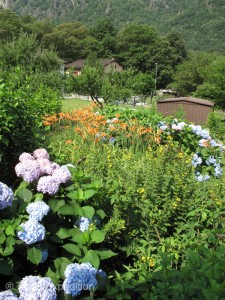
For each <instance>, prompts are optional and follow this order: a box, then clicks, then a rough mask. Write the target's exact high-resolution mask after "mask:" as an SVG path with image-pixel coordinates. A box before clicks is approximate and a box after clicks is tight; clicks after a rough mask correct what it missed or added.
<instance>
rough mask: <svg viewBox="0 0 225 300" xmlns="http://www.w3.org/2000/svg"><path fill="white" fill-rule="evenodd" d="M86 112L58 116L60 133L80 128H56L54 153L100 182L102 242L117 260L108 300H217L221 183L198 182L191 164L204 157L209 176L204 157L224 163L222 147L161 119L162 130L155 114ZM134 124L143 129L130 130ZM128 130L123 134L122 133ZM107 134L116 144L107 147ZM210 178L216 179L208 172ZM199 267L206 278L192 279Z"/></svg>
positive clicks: (221, 229) (108, 109) (113, 110)
mask: <svg viewBox="0 0 225 300" xmlns="http://www.w3.org/2000/svg"><path fill="white" fill-rule="evenodd" d="M85 111H86V112H85ZM85 111H83V113H82V111H77V113H76V114H75V113H74V114H73V115H70V116H69V115H68V117H67V116H66V115H62V116H61V120H60V124H61V125H62V126H65V125H66V126H68V125H72V124H76V125H75V126H76V127H75V128H73V127H72V128H71V129H69V130H66V131H64V130H62V131H61V132H58V135H57V138H56V139H55V134H56V133H57V127H53V128H54V130H55V133H54V134H53V136H52V138H53V139H52V141H51V144H52V147H51V152H52V153H53V154H54V156H55V157H56V159H58V161H65V160H66V161H73V162H74V163H75V164H79V166H81V167H82V168H83V169H85V170H86V171H88V173H89V174H91V176H92V178H93V179H96V180H97V179H99V178H101V180H102V182H103V185H102V187H101V192H100V194H99V195H100V197H99V199H98V202H97V203H96V205H98V208H101V209H103V210H104V211H105V212H106V215H107V217H106V219H105V221H106V222H105V226H104V230H105V231H106V240H105V242H106V244H107V245H108V248H110V249H111V250H113V252H116V253H118V256H116V257H115V259H114V262H113V264H112V265H111V266H110V270H111V272H112V273H111V274H112V275H111V276H112V280H111V282H110V285H109V286H108V287H107V291H106V294H105V297H106V298H109V299H121V298H122V299H125V298H127V299H129V298H130V299H134V298H140V299H149V297H150V298H153V297H155V298H159V299H164V298H165V299H167V298H166V297H170V296H171V297H173V298H175V299H176V298H178V297H181V296H180V295H181V293H183V295H185V296H187V297H195V296H196V297H197V295H199V297H202V298H204V296H202V295H203V294H204V295H205V294H209V295H210V294H211V293H212V291H213V293H216V295H217V296H218V297H220V295H221V293H223V291H224V288H223V277H222V273H221V271H219V273H213V270H214V268H219V269H220V267H219V266H220V263H221V260H220V255H221V251H223V234H224V224H223V214H224V206H223V203H224V192H223V189H224V178H221V179H220V180H218V179H216V178H213V176H212V177H211V178H210V180H208V181H203V182H198V180H196V179H197V177H196V174H195V172H196V167H195V166H194V165H193V162H192V157H193V154H194V153H196V152H197V153H199V151H200V155H202V160H203V162H202V168H203V170H204V172H205V171H206V169H207V168H208V167H207V165H206V163H205V162H206V160H207V158H208V157H209V156H210V155H213V154H214V155H219V156H221V155H222V152H221V147H215V148H214V149H213V148H210V147H209V148H207V147H206V148H204V147H202V148H201V147H200V146H199V141H200V139H201V136H200V135H198V134H201V135H203V134H208V133H207V131H206V130H205V129H202V128H201V130H200V131H199V132H198V134H196V132H193V131H192V129H193V128H195V127H189V125H188V124H187V125H185V124H184V123H182V122H178V121H174V120H173V121H174V122H172V120H163V122H164V123H165V124H167V126H168V127H167V129H159V126H160V127H161V126H163V124H161V123H160V124H159V125H158V121H159V120H162V117H160V116H159V115H158V116H157V117H156V115H155V114H154V113H153V112H152V115H150V114H149V113H147V112H146V115H145V114H144V113H143V112H137V111H135V110H122V109H119V108H117V107H114V106H110V107H108V106H106V107H105V108H104V109H103V110H102V111H101V114H103V113H104V114H105V115H106V118H104V117H103V116H102V115H100V114H99V113H98V112H95V113H94V112H93V114H91V113H90V109H88V112H87V110H85ZM134 118H137V119H138V120H139V122H140V123H139V124H138V123H136V124H135V123H132V119H133V120H134ZM49 121H50V120H49ZM106 121H107V122H108V123H106ZM109 121H110V122H109ZM124 124H126V129H125V130H124V131H123V132H124V133H125V134H124V135H123V132H121V130H119V128H120V126H122V127H123V126H124ZM144 124H151V127H152V128H154V130H155V131H157V130H158V133H159V136H157V135H153V133H151V132H146V133H144V131H143V127H142V126H144ZM165 124H164V126H165ZM78 125H79V127H77V126H78ZM129 126H130V127H129ZM182 126H183V127H182ZM193 126H194V125H193ZM111 127H113V130H110V132H109V133H108V130H107V128H111ZM181 127H182V128H181ZM129 128H131V131H129ZM198 128H199V127H198ZM146 129H148V128H147V127H145V130H146ZM199 129H200V128H199ZM98 133H99V134H98ZM108 134H109V135H111V137H112V136H113V137H114V138H115V140H114V141H113V140H112V139H111V142H110V139H108ZM129 135H130V137H128V136H129ZM145 137H146V139H145ZM208 138H209V137H208ZM129 141H130V142H129ZM56 149H57V150H56ZM217 151H218V152H217ZM216 152H217V154H216ZM207 171H208V172H213V170H212V169H211V167H210V168H209V169H207ZM215 187H216V189H215ZM214 253H215V256H216V258H215V256H214ZM213 257H214V259H213ZM206 258H207V259H208V261H206ZM198 263H199V264H200V265H201V267H198V266H199V265H198ZM195 267H196V268H200V270H204V271H203V272H204V275H203V274H202V275H201V274H200V273H201V271H200V273H198V275H196V274H195V273H194V274H195V275H196V277H195V275H193V273H192V272H191V270H192V268H195ZM112 269H113V270H114V271H112ZM220 270H222V267H221V269H220ZM216 274H218V276H217V275H216ZM211 278H213V279H214V281H213V282H214V283H212V281H211ZM186 280H187V281H188V282H189V284H190V285H189V287H188V288H187V285H186ZM165 282H166V283H165ZM195 282H197V283H196V284H195ZM200 282H205V284H204V285H201V286H199V283H200ZM167 283H168V284H167ZM214 284H215V285H214ZM215 286H216V287H218V289H217V291H214V288H215ZM168 289H169V290H168ZM167 295H168V296H167ZM184 299H185V297H184Z"/></svg>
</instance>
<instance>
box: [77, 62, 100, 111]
mask: <svg viewBox="0 0 225 300" xmlns="http://www.w3.org/2000/svg"><path fill="white" fill-rule="evenodd" d="M103 73H104V70H103V66H102V64H101V63H100V62H99V61H98V60H96V61H95V62H93V61H92V60H89V61H88V60H87V63H86V64H85V66H84V68H83V69H82V72H81V75H79V76H76V77H74V80H75V91H76V92H77V93H78V94H80V95H90V96H91V99H92V101H93V102H94V103H97V104H98V105H99V106H100V107H102V103H101V102H100V101H99V99H98V98H99V96H101V89H102V78H103Z"/></svg>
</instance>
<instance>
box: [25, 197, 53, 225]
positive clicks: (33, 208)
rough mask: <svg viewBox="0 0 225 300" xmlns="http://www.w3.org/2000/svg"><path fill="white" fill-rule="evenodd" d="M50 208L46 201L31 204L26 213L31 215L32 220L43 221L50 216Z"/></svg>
mask: <svg viewBox="0 0 225 300" xmlns="http://www.w3.org/2000/svg"><path fill="white" fill-rule="evenodd" d="M49 210H50V207H49V206H48V205H47V204H46V203H45V202H44V201H38V202H33V203H30V204H29V205H28V206H27V208H26V211H27V213H28V214H29V215H30V216H29V218H30V219H34V220H35V221H41V220H42V219H43V217H44V216H46V215H47V214H48V212H49Z"/></svg>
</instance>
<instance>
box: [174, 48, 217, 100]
mask: <svg viewBox="0 0 225 300" xmlns="http://www.w3.org/2000/svg"><path fill="white" fill-rule="evenodd" d="M215 59H216V54H213V53H205V52H202V53H191V54H190V56H189V58H188V60H186V61H184V62H183V63H182V64H180V65H179V66H178V67H177V71H176V72H175V75H174V80H175V88H176V90H177V91H178V93H179V95H180V96H188V95H191V94H193V93H194V92H196V90H197V88H198V86H200V85H202V84H203V82H204V80H205V79H204V77H205V76H204V74H205V72H206V70H207V69H208V67H209V65H210V64H211V63H212V62H213V61H214V60H215Z"/></svg>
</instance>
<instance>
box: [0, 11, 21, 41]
mask: <svg viewBox="0 0 225 300" xmlns="http://www.w3.org/2000/svg"><path fill="white" fill-rule="evenodd" d="M22 29H23V26H22V23H21V20H20V19H19V17H18V16H17V15H16V14H15V13H14V12H12V11H11V10H8V9H4V10H2V11H0V39H1V40H7V39H10V38H12V37H13V36H17V35H18V34H19V32H20V31H21V30H22Z"/></svg>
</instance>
